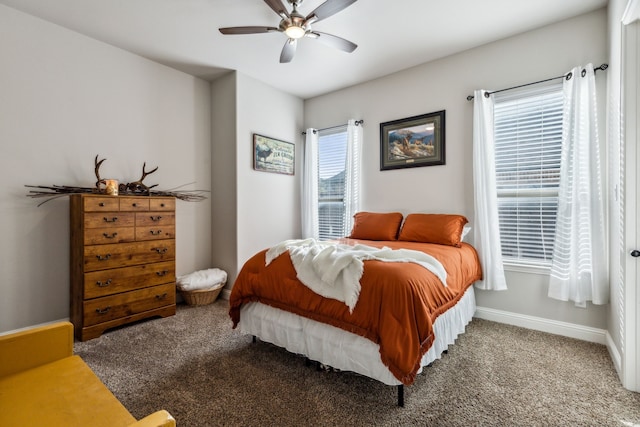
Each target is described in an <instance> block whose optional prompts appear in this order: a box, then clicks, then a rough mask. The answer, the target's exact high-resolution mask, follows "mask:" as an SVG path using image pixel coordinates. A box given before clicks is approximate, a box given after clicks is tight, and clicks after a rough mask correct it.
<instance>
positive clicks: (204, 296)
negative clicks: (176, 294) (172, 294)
mask: <svg viewBox="0 0 640 427" xmlns="http://www.w3.org/2000/svg"><path fill="white" fill-rule="evenodd" d="M224 285H225V282H222V283H220V284H218V285H216V287H215V288H211V289H202V290H195V291H183V290H181V291H180V295H182V298H183V299H184V302H186V303H187V305H207V304H211V303H212V302H214V301H215V300H216V299H217V298H218V295H220V292H221V291H222V288H224Z"/></svg>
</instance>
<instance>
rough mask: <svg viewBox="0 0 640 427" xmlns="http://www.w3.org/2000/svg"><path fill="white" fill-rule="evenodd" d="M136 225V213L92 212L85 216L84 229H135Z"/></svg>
mask: <svg viewBox="0 0 640 427" xmlns="http://www.w3.org/2000/svg"><path fill="white" fill-rule="evenodd" d="M135 223H136V217H135V214H134V213H123V212H118V211H116V212H91V213H85V214H84V228H104V227H133V226H134V225H135Z"/></svg>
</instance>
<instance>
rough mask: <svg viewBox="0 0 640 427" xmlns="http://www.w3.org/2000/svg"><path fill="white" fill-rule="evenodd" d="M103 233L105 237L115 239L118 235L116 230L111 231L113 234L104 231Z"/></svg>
mask: <svg viewBox="0 0 640 427" xmlns="http://www.w3.org/2000/svg"><path fill="white" fill-rule="evenodd" d="M102 235H103V236H104V237H105V239H113V238H115V237H116V236H117V235H118V233H115V232H114V233H111V234H108V233H102Z"/></svg>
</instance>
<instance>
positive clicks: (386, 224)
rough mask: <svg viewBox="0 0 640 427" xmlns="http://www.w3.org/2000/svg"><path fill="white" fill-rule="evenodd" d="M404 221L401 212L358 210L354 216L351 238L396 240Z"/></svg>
mask: <svg viewBox="0 0 640 427" xmlns="http://www.w3.org/2000/svg"><path fill="white" fill-rule="evenodd" d="M401 223H402V214H401V213H400V212H392V213H374V212H358V213H357V214H355V215H354V216H353V230H351V235H350V236H349V238H351V239H362V240H396V238H397V237H398V230H399V229H400V224H401Z"/></svg>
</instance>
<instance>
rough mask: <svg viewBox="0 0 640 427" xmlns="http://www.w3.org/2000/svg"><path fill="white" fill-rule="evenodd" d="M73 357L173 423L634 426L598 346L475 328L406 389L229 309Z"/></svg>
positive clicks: (637, 401)
mask: <svg viewBox="0 0 640 427" xmlns="http://www.w3.org/2000/svg"><path fill="white" fill-rule="evenodd" d="M75 351H76V353H77V354H79V355H80V356H82V357H83V358H84V360H85V361H86V362H87V363H88V364H89V366H91V368H93V370H94V371H95V372H96V374H97V375H98V376H99V377H100V378H101V379H102V380H103V381H104V382H105V384H106V385H107V386H108V387H109V388H110V389H111V390H112V391H113V393H114V394H115V395H116V396H117V397H118V398H119V399H120V401H121V402H122V403H123V404H124V405H125V406H126V407H127V408H128V409H129V411H130V412H131V413H132V414H133V415H134V416H135V417H136V418H138V419H139V418H142V417H144V416H145V415H147V414H149V413H151V412H154V411H156V410H159V409H166V410H168V411H169V412H171V414H173V416H174V417H175V418H176V420H177V423H178V426H181V427H186V426H198V427H200V426H261V425H265V426H273V425H278V426H306V425H322V426H373V425H376V426H378V425H381V426H384V425H389V426H413V425H420V426H476V425H477V426H626V427H631V426H639V425H640V394H639V393H633V392H630V391H627V390H625V389H624V388H623V387H622V386H621V384H620V381H619V380H618V377H617V375H616V373H615V370H614V368H613V364H612V362H611V360H610V358H609V355H608V353H607V350H606V348H605V347H604V346H602V345H598V344H592V343H587V342H583V341H578V340H573V339H570V338H564V337H560V336H555V335H550V334H545V333H542V332H536V331H531V330H527V329H522V328H518V327H513V326H508V325H503V324H499V323H494V322H489V321H486V320H480V319H474V320H473V321H472V322H471V323H470V324H469V326H468V327H467V331H466V333H465V334H463V335H461V336H460V337H459V338H458V341H457V342H456V344H455V345H453V346H451V347H450V348H449V353H448V354H446V355H444V356H443V358H442V359H440V360H438V361H436V362H435V363H434V364H433V366H432V367H431V368H427V369H425V371H424V372H423V373H422V374H421V375H419V376H418V378H417V380H416V382H415V383H414V384H413V385H411V386H409V387H405V399H406V402H405V407H404V408H400V407H397V406H396V388H395V387H389V386H386V385H384V384H382V383H379V382H377V381H374V380H371V379H368V378H365V377H362V376H360V375H356V374H352V373H348V372H326V371H318V370H316V369H315V368H314V367H307V366H305V362H304V358H302V357H300V356H296V355H294V354H291V353H288V352H287V351H285V350H283V349H280V348H277V347H275V346H273V345H270V344H267V343H263V342H260V341H258V343H257V344H252V343H251V338H250V337H249V336H243V335H241V334H240V333H239V332H238V331H237V330H232V329H231V322H230V320H229V317H228V316H227V301H224V300H222V299H219V300H218V301H216V302H215V303H214V304H212V305H208V306H201V307H189V306H184V305H179V306H178V312H177V314H176V315H175V316H172V317H169V318H166V319H153V320H149V321H143V322H140V323H137V324H134V325H130V326H126V327H122V328H119V329H116V330H113V331H110V332H107V333H105V334H104V335H103V336H102V337H100V338H97V339H94V340H91V341H87V342H84V343H80V342H76V344H75Z"/></svg>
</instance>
